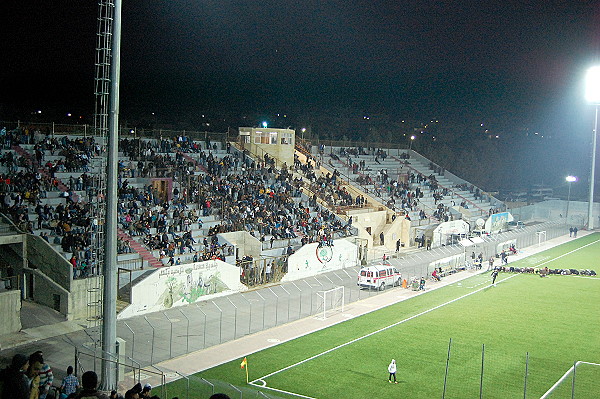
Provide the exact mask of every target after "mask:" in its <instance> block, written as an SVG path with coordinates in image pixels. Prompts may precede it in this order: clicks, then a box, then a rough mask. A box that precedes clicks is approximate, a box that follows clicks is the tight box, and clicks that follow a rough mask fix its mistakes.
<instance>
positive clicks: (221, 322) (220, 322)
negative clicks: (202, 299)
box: [211, 301, 223, 343]
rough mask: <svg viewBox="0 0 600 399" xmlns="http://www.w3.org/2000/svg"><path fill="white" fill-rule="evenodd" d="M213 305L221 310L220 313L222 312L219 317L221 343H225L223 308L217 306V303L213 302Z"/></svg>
mask: <svg viewBox="0 0 600 399" xmlns="http://www.w3.org/2000/svg"><path fill="white" fill-rule="evenodd" d="M211 302H212V304H213V305H215V307H216V308H217V309H219V312H221V316H220V317H219V343H221V342H223V311H222V310H221V308H220V307H219V305H217V304H216V303H215V301H211Z"/></svg>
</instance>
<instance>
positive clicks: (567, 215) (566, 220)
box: [565, 182, 573, 224]
mask: <svg viewBox="0 0 600 399" xmlns="http://www.w3.org/2000/svg"><path fill="white" fill-rule="evenodd" d="M571 184H573V183H572V182H569V194H567V212H566V213H567V214H566V216H565V222H566V223H567V224H569V204H570V203H571Z"/></svg>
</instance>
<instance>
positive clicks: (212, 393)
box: [201, 378, 215, 395]
mask: <svg viewBox="0 0 600 399" xmlns="http://www.w3.org/2000/svg"><path fill="white" fill-rule="evenodd" d="M201 380H202V381H204V382H206V383H207V384H208V385H210V387H211V388H212V390H211V395H214V393H215V384H212V383H210V382H209V381H208V380H206V379H205V378H201Z"/></svg>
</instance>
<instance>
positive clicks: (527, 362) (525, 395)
mask: <svg viewBox="0 0 600 399" xmlns="http://www.w3.org/2000/svg"><path fill="white" fill-rule="evenodd" d="M528 374H529V352H526V353H525V386H524V387H523V399H526V398H527V376H528Z"/></svg>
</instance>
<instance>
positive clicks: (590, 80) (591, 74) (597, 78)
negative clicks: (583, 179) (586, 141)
mask: <svg viewBox="0 0 600 399" xmlns="http://www.w3.org/2000/svg"><path fill="white" fill-rule="evenodd" d="M585 98H586V100H587V101H589V102H590V103H592V104H594V105H595V106H596V118H595V122H594V135H593V140H592V168H591V171H590V198H589V208H588V229H590V230H593V229H594V178H595V173H594V172H595V170H596V136H597V135H598V105H600V66H594V67H591V68H590V69H588V72H587V75H586V82H585Z"/></svg>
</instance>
